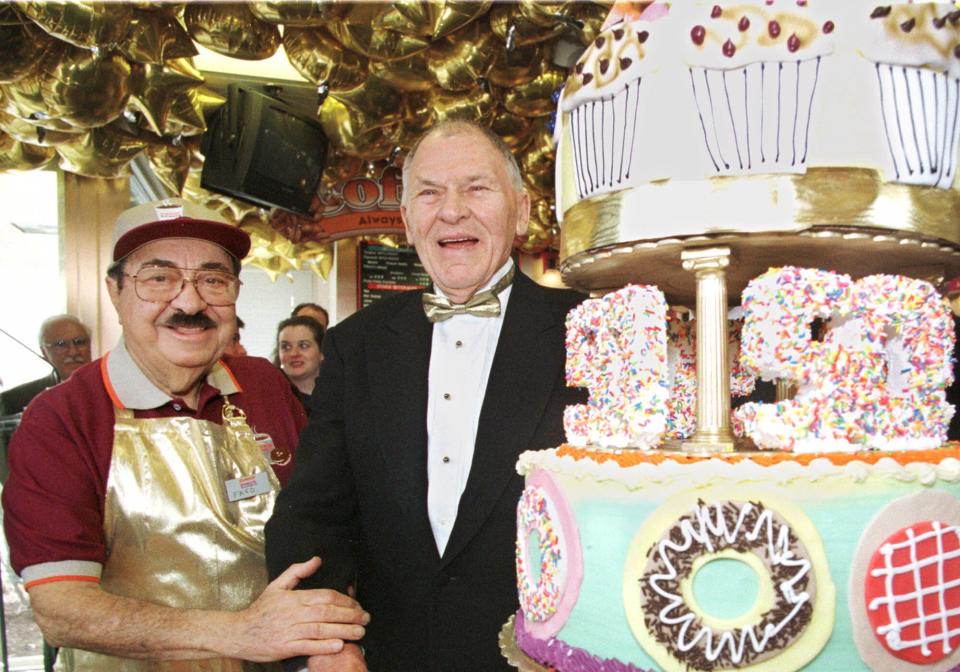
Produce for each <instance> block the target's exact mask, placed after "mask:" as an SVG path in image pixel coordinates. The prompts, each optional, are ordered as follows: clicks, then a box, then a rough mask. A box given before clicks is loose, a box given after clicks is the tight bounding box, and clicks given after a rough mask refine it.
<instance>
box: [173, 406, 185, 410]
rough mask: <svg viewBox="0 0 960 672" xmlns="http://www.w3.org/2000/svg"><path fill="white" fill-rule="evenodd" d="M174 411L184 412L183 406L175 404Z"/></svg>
mask: <svg viewBox="0 0 960 672" xmlns="http://www.w3.org/2000/svg"><path fill="white" fill-rule="evenodd" d="M173 410H175V411H182V410H183V406H181V405H180V404H174V405H173Z"/></svg>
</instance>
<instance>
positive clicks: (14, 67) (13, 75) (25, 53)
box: [0, 19, 57, 84]
mask: <svg viewBox="0 0 960 672" xmlns="http://www.w3.org/2000/svg"><path fill="white" fill-rule="evenodd" d="M24 21H26V19H24ZM56 44H57V41H56V40H54V39H53V38H51V37H49V36H48V35H47V34H46V33H44V32H43V31H42V30H39V29H37V28H35V27H33V26H32V25H28V24H27V23H9V24H5V23H2V22H0V84H7V83H10V82H16V81H17V80H19V79H22V78H23V77H25V76H27V75H29V74H31V73H33V72H36V70H37V67H38V65H39V63H40V61H41V60H42V59H43V56H44V54H46V52H47V51H48V50H49V49H51V48H52V47H54V45H56Z"/></svg>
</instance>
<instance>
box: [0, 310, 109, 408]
mask: <svg viewBox="0 0 960 672" xmlns="http://www.w3.org/2000/svg"><path fill="white" fill-rule="evenodd" d="M40 351H41V352H43V358H44V359H46V360H47V361H48V362H50V366H52V367H53V371H51V372H50V375H47V376H44V377H43V378H38V379H37V380H31V381H30V382H29V383H24V384H23V385H18V386H17V387H13V388H11V389H9V390H7V391H6V392H4V393H3V394H0V415H14V414H16V413H22V412H23V409H25V408H26V407H27V404H29V403H30V401H31V400H32V399H33V398H34V397H35V396H37V395H38V394H40V393H41V392H43V391H44V390H45V389H47V388H48V387H53V386H54V385H56V384H57V383H59V382H61V381H64V380H66V379H67V378H69V377H70V375H71V374H72V373H73V372H74V371H76V370H77V369H79V368H80V367H81V366H83V365H84V364H86V363H87V362H89V361H90V328H89V327H87V325H85V324H84V323H83V322H81V321H80V320H79V319H77V318H76V317H74V316H73V315H54V316H52V317H48V318H47V319H45V320H44V321H43V324H41V325H40Z"/></svg>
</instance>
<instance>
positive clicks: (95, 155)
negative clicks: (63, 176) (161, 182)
mask: <svg viewBox="0 0 960 672" xmlns="http://www.w3.org/2000/svg"><path fill="white" fill-rule="evenodd" d="M146 146H147V143H146V142H145V141H144V140H141V139H140V138H138V137H137V136H135V135H131V134H130V133H128V132H127V131H124V130H122V129H120V128H119V127H118V126H117V125H116V124H110V125H107V126H102V127H100V128H94V129H91V130H89V131H87V132H86V133H84V134H82V135H79V136H77V138H76V139H75V140H71V141H70V142H65V143H62V144H60V145H57V146H56V147H54V149H55V150H56V152H57V154H59V155H60V168H62V169H63V170H65V171H67V172H69V173H77V174H78V175H85V176H87V177H121V176H123V175H126V174H127V173H128V169H127V164H129V163H130V161H132V160H133V157H135V156H136V155H137V154H139V153H140V152H142V151H143V150H144V148H145V147H146Z"/></svg>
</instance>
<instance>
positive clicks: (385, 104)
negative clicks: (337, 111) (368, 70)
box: [327, 75, 401, 128]
mask: <svg viewBox="0 0 960 672" xmlns="http://www.w3.org/2000/svg"><path fill="white" fill-rule="evenodd" d="M330 98H334V99H336V100H337V101H339V102H340V103H342V104H344V105H346V106H347V107H349V108H350V109H353V110H357V111H358V112H360V113H361V114H363V115H364V116H366V117H367V123H369V124H370V126H369V128H378V127H380V126H386V125H388V124H393V123H395V122H397V121H399V120H400V114H401V111H400V102H401V97H400V94H399V93H398V92H397V91H396V90H395V89H394V88H393V87H391V86H389V85H387V83H386V82H384V81H383V80H382V79H380V78H379V77H374V76H373V75H371V76H369V77H367V78H366V79H365V80H364V81H363V83H361V84H360V85H359V86H355V87H353V88H351V89H340V90H337V91H331V92H330V94H329V95H328V96H327V99H328V100H329V99H330Z"/></svg>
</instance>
